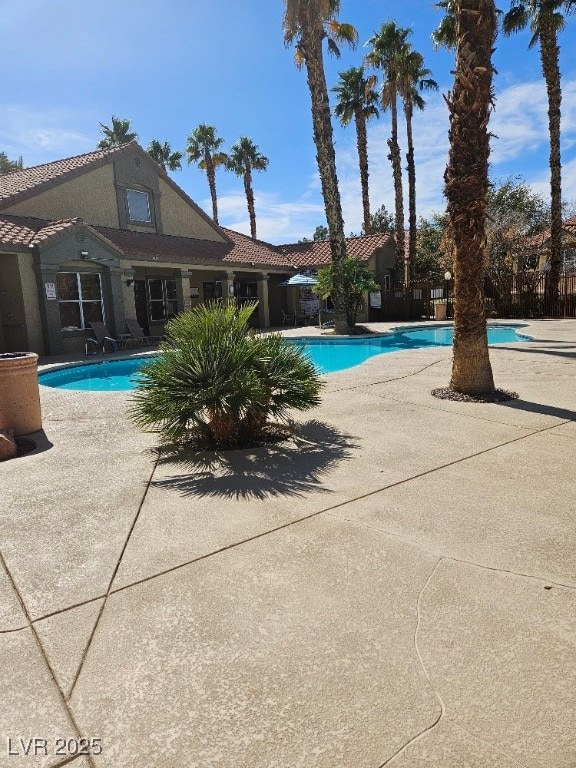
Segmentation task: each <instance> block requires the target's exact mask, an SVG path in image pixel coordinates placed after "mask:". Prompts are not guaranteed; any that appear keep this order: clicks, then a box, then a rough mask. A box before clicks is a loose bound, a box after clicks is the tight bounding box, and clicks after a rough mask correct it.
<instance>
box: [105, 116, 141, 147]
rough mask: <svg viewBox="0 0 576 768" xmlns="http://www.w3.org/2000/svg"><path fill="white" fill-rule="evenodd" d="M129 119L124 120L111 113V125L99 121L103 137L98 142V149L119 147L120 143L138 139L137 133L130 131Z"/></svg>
mask: <svg viewBox="0 0 576 768" xmlns="http://www.w3.org/2000/svg"><path fill="white" fill-rule="evenodd" d="M131 127H132V121H131V120H124V119H122V118H121V117H116V115H112V127H111V128H110V127H109V126H107V125H104V123H100V129H101V131H102V133H103V134H104V138H103V139H100V141H99V142H98V149H109V148H110V147H119V146H120V145H121V144H129V143H130V142H131V141H136V140H137V139H138V134H137V133H135V132H134V131H131V130H130V128H131Z"/></svg>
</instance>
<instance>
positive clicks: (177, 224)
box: [160, 178, 225, 243]
mask: <svg viewBox="0 0 576 768" xmlns="http://www.w3.org/2000/svg"><path fill="white" fill-rule="evenodd" d="M160 194H161V198H160V199H161V208H162V224H163V228H164V234H166V235H181V236H183V237H195V238H198V239H200V240H215V241H216V242H219V243H222V242H225V240H224V238H223V237H222V236H221V235H220V234H219V233H218V231H217V230H216V229H215V227H213V226H212V224H211V223H210V222H208V221H206V220H205V219H204V218H202V217H201V216H200V215H199V214H198V213H196V211H195V210H194V209H193V208H191V207H190V206H189V205H188V203H187V202H186V201H185V200H183V199H182V198H181V197H180V195H179V194H177V192H175V191H174V190H173V189H172V187H171V186H170V185H169V184H167V183H166V182H165V181H164V179H162V178H160Z"/></svg>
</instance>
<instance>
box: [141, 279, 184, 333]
mask: <svg viewBox="0 0 576 768" xmlns="http://www.w3.org/2000/svg"><path fill="white" fill-rule="evenodd" d="M148 298H149V306H150V320H151V322H153V323H158V322H160V323H162V322H164V321H165V320H170V318H171V317H174V315H175V314H176V313H177V312H178V296H177V292H176V280H165V279H164V278H161V277H159V278H155V279H153V280H148Z"/></svg>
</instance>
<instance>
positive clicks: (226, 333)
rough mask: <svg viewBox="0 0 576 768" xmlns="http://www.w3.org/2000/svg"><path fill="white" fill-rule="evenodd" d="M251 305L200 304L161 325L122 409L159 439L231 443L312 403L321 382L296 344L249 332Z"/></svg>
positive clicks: (251, 438)
mask: <svg viewBox="0 0 576 768" xmlns="http://www.w3.org/2000/svg"><path fill="white" fill-rule="evenodd" d="M256 306H257V302H251V303H249V304H246V305H244V306H243V307H241V308H237V307H236V306H235V305H234V304H233V303H224V304H220V303H218V302H213V303H208V304H202V305H200V306H199V307H197V308H196V309H194V310H193V311H191V312H184V313H182V314H180V315H178V316H177V317H175V318H174V319H173V320H171V321H170V322H169V323H168V325H167V326H166V336H165V340H164V341H163V342H162V345H161V347H160V355H159V356H158V357H157V358H156V359H154V360H153V361H152V362H151V363H149V364H148V365H146V366H145V367H144V368H143V369H142V371H141V373H140V374H139V380H138V383H137V386H136V390H135V393H134V396H133V398H132V405H131V408H130V414H131V416H132V418H133V419H134V421H135V422H136V424H137V425H138V426H140V427H142V428H143V429H153V430H156V431H158V432H159V433H160V435H161V439H162V440H163V441H164V442H171V443H178V442H180V443H183V442H187V441H194V442H195V443H196V444H198V445H201V446H204V447H209V448H237V447H242V446H246V445H251V444H254V442H255V441H258V440H259V439H261V438H262V435H263V433H264V432H265V430H266V428H267V424H268V420H269V419H270V418H271V417H274V418H275V419H278V420H283V421H285V420H286V419H287V415H288V412H289V410H290V409H291V408H295V409H297V410H307V409H309V408H313V407H314V406H315V405H318V403H319V402H320V390H321V387H322V382H321V380H320V378H319V376H318V374H317V372H316V369H315V368H314V365H313V363H312V361H311V360H310V359H309V358H308V357H307V356H306V355H305V354H304V352H303V348H302V347H301V346H297V345H294V344H292V343H289V342H287V341H285V340H284V339H283V338H282V336H280V334H270V335H261V336H260V335H256V334H255V333H254V331H252V330H251V329H250V328H249V327H248V319H249V317H250V315H251V314H252V312H253V311H254V310H255V308H256Z"/></svg>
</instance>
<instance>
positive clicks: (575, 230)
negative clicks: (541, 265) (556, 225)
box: [526, 216, 576, 248]
mask: <svg viewBox="0 0 576 768" xmlns="http://www.w3.org/2000/svg"><path fill="white" fill-rule="evenodd" d="M562 230H563V233H564V234H568V235H574V236H576V216H571V217H570V218H569V219H566V220H565V221H564V222H563V223H562ZM549 239H550V229H545V230H544V231H543V232H539V233H538V234H537V235H532V237H528V238H526V244H527V245H528V246H529V247H530V248H541V247H542V246H544V245H546V244H547V243H548V240H549ZM570 242H571V241H570Z"/></svg>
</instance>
